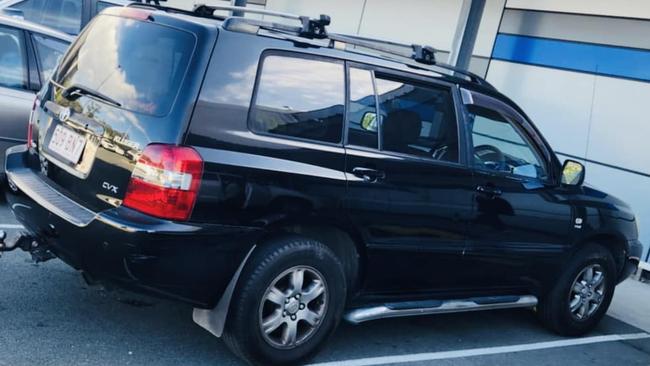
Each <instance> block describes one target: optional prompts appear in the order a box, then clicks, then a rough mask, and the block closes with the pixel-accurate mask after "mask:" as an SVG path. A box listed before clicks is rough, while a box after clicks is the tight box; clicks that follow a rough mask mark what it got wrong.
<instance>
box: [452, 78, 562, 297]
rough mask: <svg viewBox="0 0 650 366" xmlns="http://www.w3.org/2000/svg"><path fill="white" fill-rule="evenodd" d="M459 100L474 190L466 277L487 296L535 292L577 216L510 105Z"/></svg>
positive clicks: (552, 165) (533, 135)
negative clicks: (508, 290)
mask: <svg viewBox="0 0 650 366" xmlns="http://www.w3.org/2000/svg"><path fill="white" fill-rule="evenodd" d="M462 95H463V100H464V105H465V109H466V114H465V116H466V124H467V129H468V131H469V133H468V134H469V142H470V146H469V151H471V157H470V159H471V160H472V165H473V167H474V182H475V189H476V191H475V197H474V200H475V208H476V209H475V211H474V214H473V220H472V223H471V225H470V230H469V246H468V249H467V252H466V255H465V257H466V258H465V259H466V262H467V268H468V273H467V276H469V278H470V279H471V281H472V282H473V284H474V285H475V286H476V287H477V288H478V287H480V288H483V289H487V288H502V289H505V288H524V287H526V288H528V287H531V286H533V287H535V286H537V285H538V284H539V282H540V281H542V280H543V279H544V278H545V276H548V275H549V274H552V273H553V272H554V271H553V266H555V265H556V263H558V262H560V261H559V260H558V259H559V257H560V256H562V255H563V254H564V253H565V251H566V250H567V249H568V246H569V235H570V228H571V227H570V224H571V222H570V220H571V217H572V215H571V212H572V210H571V205H570V204H569V203H568V201H567V200H565V199H564V198H563V196H562V195H561V194H560V193H558V191H557V187H558V185H557V184H555V182H556V180H557V172H558V171H559V167H558V163H557V160H556V159H555V158H554V157H553V156H554V155H553V154H552V153H551V151H550V149H549V148H548V147H547V145H546V143H545V142H544V141H543V139H542V138H541V136H540V135H539V134H538V132H537V131H536V130H535V128H534V127H533V126H532V124H531V123H530V122H529V121H528V120H527V119H526V118H525V117H524V116H523V115H521V114H520V113H519V112H517V111H516V110H515V109H514V108H512V107H511V106H510V105H508V104H506V103H504V102H502V101H500V100H498V99H496V98H493V97H490V96H486V95H482V94H478V93H473V92H469V91H466V90H463V91H462Z"/></svg>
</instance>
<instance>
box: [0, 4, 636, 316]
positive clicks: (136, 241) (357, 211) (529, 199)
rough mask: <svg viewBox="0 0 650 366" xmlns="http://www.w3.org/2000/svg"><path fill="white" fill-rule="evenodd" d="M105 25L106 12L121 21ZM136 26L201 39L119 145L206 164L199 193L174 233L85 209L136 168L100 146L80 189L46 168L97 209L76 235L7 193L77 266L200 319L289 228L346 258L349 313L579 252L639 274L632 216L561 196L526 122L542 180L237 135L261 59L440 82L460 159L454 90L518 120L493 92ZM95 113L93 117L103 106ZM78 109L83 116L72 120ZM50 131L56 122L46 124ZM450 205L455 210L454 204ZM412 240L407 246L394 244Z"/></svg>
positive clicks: (18, 157)
mask: <svg viewBox="0 0 650 366" xmlns="http://www.w3.org/2000/svg"><path fill="white" fill-rule="evenodd" d="M108 13H110V14H114V15H115V14H117V15H119V14H120V10H113V9H111V10H108ZM149 21H153V22H156V23H159V24H165V25H166V26H173V27H178V28H182V29H186V30H190V31H191V32H193V33H195V34H196V35H197V37H198V42H197V44H198V45H199V46H198V47H197V55H195V58H194V59H193V60H194V61H193V62H195V63H196V64H195V65H194V66H193V67H192V68H191V69H192V70H193V72H191V73H190V76H189V77H187V78H186V80H185V82H184V85H183V87H182V90H183V92H182V93H181V94H180V95H181V97H179V99H178V100H177V101H176V102H175V104H174V106H173V108H172V112H171V113H170V114H169V115H168V116H166V117H164V118H166V119H169V120H173V121H177V124H172V125H167V127H164V128H158V127H157V126H164V125H160V124H156V123H153V122H151V121H149V120H148V119H150V118H151V117H147V116H143V115H141V114H137V113H132V112H126V111H121V110H119V111H118V114H119V113H122V114H123V115H125V116H126V117H128V118H129V119H132V120H135V121H137V122H138V123H141V124H143V125H145V126H147V129H146V133H144V134H141V135H138V134H136V135H133V136H130V138H131V139H133V140H134V141H135V142H137V143H138V144H139V146H141V147H143V146H144V145H146V144H147V143H150V142H167V143H176V144H184V145H188V146H192V147H194V148H195V149H196V150H197V151H198V152H199V154H200V155H201V156H202V157H203V159H204V175H203V180H202V185H201V190H200V195H199V197H198V200H197V202H196V205H195V208H194V211H193V214H192V217H191V219H190V220H189V222H187V223H177V222H169V221H165V220H160V219H154V218H151V217H147V216H146V215H143V214H140V213H137V212H135V211H133V210H131V209H128V208H125V207H122V206H119V204H118V205H117V207H114V205H112V204H104V205H102V204H100V203H98V202H97V201H96V200H95V198H94V197H91V196H93V195H94V194H95V193H96V192H93V193H92V194H90V193H89V191H91V190H93V189H96V188H90V187H97V186H98V185H99V184H101V182H102V180H103V178H102V177H106V176H109V177H112V176H115V177H120V176H121V178H119V179H118V182H117V183H116V185H118V186H120V188H121V189H123V188H125V187H124V184H125V182H126V180H127V179H126V175H127V173H128V171H130V170H132V168H133V164H135V158H134V157H133V156H132V155H129V156H127V155H126V154H119V153H118V152H117V151H108V150H107V149H104V148H100V150H101V154H99V155H98V156H97V158H96V159H97V160H96V164H100V165H97V166H94V167H93V170H92V171H91V173H90V177H93V178H90V179H88V180H86V182H83V181H82V180H80V179H79V178H75V177H72V176H71V175H66V174H64V171H63V170H61V171H56V169H54V172H53V173H52V172H48V174H50V178H43V179H45V180H51V181H52V182H51V184H52V185H57V186H59V187H65V188H61V191H62V192H63V193H64V194H66V195H67V196H68V197H69V198H71V199H73V200H76V201H78V202H83V203H84V204H87V205H88V206H89V208H91V209H92V210H93V211H95V212H97V218H96V219H95V220H94V221H92V222H91V223H90V224H89V225H88V226H86V227H77V226H74V225H72V224H70V223H68V222H66V221H65V220H62V219H60V218H58V217H56V216H55V215H53V214H51V213H49V212H48V210H47V209H46V208H45V207H42V206H40V205H38V204H36V203H35V202H34V201H33V200H31V199H30V198H29V197H26V196H25V195H24V194H22V193H20V192H12V191H8V193H7V198H8V200H9V203H10V204H11V205H12V207H13V210H14V213H15V214H16V217H17V218H18V220H19V221H20V222H21V223H23V224H24V225H25V226H26V227H27V228H28V229H29V231H30V232H31V233H32V234H34V235H36V236H37V237H38V238H39V239H40V240H42V241H43V242H44V243H47V244H49V245H50V246H51V248H52V250H53V251H54V252H55V253H56V254H57V255H58V256H59V257H60V258H61V259H63V260H64V261H66V262H67V263H69V264H71V265H72V266H74V267H75V268H78V269H81V270H83V271H86V272H88V273H89V274H91V275H92V276H94V277H98V278H100V279H105V280H112V281H116V282H119V283H121V284H122V285H124V286H127V287H130V288H136V289H138V290H140V291H147V292H153V293H156V294H159V295H163V296H168V297H173V298H175V299H179V300H182V301H186V302H189V303H191V304H193V305H194V306H197V307H205V308H210V307H213V306H214V305H215V304H216V301H217V300H218V299H219V297H220V295H221V293H222V292H223V290H224V289H225V287H226V286H227V284H228V282H229V281H230V280H231V278H232V277H233V274H234V273H235V271H236V269H237V267H238V266H239V265H240V263H241V262H242V261H243V259H244V258H245V256H246V254H247V253H248V252H249V251H250V249H251V248H252V247H253V245H255V244H259V243H262V242H263V241H264V239H265V238H267V237H269V236H271V235H275V234H276V233H278V232H281V231H283V230H294V229H295V228H296V227H301V228H310V229H312V230H317V229H319V228H321V229H322V228H325V229H326V230H334V229H335V230H337V231H339V232H343V233H346V234H347V235H348V236H349V238H350V239H351V242H352V243H354V244H353V245H356V251H357V253H358V254H359V261H360V263H359V266H358V267H356V268H357V269H358V272H359V273H358V277H359V278H358V281H357V282H358V283H359V284H360V285H359V287H358V288H357V289H356V290H357V291H356V292H355V293H354V296H353V298H352V300H350V303H351V304H362V303H367V302H369V301H378V300H382V299H386V300H387V299H393V300H416V299H431V298H452V297H459V296H477V295H480V294H486V295H505V294H526V293H532V294H543V293H544V292H545V291H546V290H547V289H548V287H549V286H550V285H552V284H553V281H554V280H555V278H556V277H557V276H558V275H559V273H560V271H561V269H562V266H563V264H564V263H565V261H566V260H567V259H568V258H570V256H571V254H572V253H573V252H575V251H576V250H577V249H578V248H579V247H580V246H581V245H583V244H584V243H586V242H588V241H592V240H598V241H600V242H602V243H604V244H606V245H611V246H612V249H614V250H617V252H616V253H620V254H619V255H617V262H618V263H617V264H618V267H619V271H620V278H621V279H622V278H624V277H625V276H627V275H628V274H629V273H630V271H631V270H632V269H633V268H634V267H635V265H636V264H635V262H637V261H638V257H639V256H640V252H641V246H640V244H639V243H638V238H637V229H636V223H635V219H634V215H633V214H632V213H631V211H630V209H629V207H628V206H627V205H625V204H624V203H622V202H620V201H619V200H617V199H615V198H613V197H611V196H609V195H607V194H606V193H603V192H600V191H597V190H595V189H593V188H590V187H587V186H580V187H569V186H562V185H560V184H559V183H558V182H559V177H560V170H561V165H560V163H559V161H558V160H557V158H556V157H555V155H554V154H553V153H552V152H551V151H552V150H551V149H550V147H549V145H548V143H547V142H546V141H545V140H544V139H543V137H541V135H540V134H539V133H538V132H537V130H536V129H535V127H534V126H533V125H532V124H530V126H529V129H530V131H529V132H530V133H531V134H533V135H534V139H535V141H536V142H537V144H538V145H539V147H540V149H541V150H543V151H544V152H545V155H546V160H547V163H548V168H549V172H550V177H549V180H548V181H547V182H529V181H526V182H524V181H520V180H513V179H510V178H503V177H494V176H489V175H486V174H483V173H482V172H479V171H476V170H474V169H473V168H472V167H470V166H469V165H468V161H470V157H469V156H464V157H463V158H462V159H461V163H460V164H446V163H439V162H434V161H428V160H423V159H417V158H413V157H409V156H403V155H400V154H392V153H388V152H385V151H374V150H368V149H362V148H355V147H351V146H345V145H344V143H343V142H342V143H339V144H328V143H317V142H312V141H306V140H300V139H293V138H286V137H280V136H273V135H267V134H260V133H254V132H251V131H250V130H249V128H248V127H247V123H248V114H249V106H250V103H251V100H252V98H253V91H254V88H255V85H256V83H255V81H256V78H257V76H258V65H259V63H260V59H261V58H262V57H263V55H264V54H265V53H266V52H270V51H272V52H291V53H296V54H301V55H312V56H314V57H326V58H333V59H336V60H342V61H347V62H354V63H355V64H363V65H368V66H369V67H371V68H382V69H384V70H386V71H388V72H390V73H394V74H395V75H398V76H403V77H407V78H409V79H414V80H418V81H420V82H425V83H436V84H439V85H447V86H448V87H449V88H451V90H452V91H453V93H454V98H455V99H456V101H457V115H458V119H459V122H460V125H461V126H462V128H461V130H463V133H461V134H460V137H461V146H464V147H467V146H468V138H467V136H465V135H466V133H465V132H464V129H465V120H466V118H465V115H464V112H463V106H462V105H461V103H460V102H459V101H460V99H461V98H460V88H464V89H467V90H472V91H476V92H479V93H483V94H485V95H489V96H491V97H494V98H497V99H498V100H500V101H502V102H504V103H506V104H507V105H509V106H510V107H511V108H513V109H515V110H516V111H518V112H519V113H520V114H521V115H523V116H524V117H525V114H524V113H523V111H521V109H520V108H518V107H517V106H516V105H515V104H514V103H513V102H512V101H510V100H509V99H508V98H506V97H505V96H503V95H501V94H500V93H498V92H497V91H496V90H493V89H491V88H488V87H485V86H480V85H475V84H473V83H470V82H468V81H465V80H462V79H457V78H453V77H449V76H444V75H436V74H433V73H430V72H426V71H422V70H418V69H414V68H411V67H408V66H405V65H402V64H400V63H397V62H392V61H388V60H384V59H380V58H376V57H372V56H369V55H363V54H357V53H351V52H344V51H340V50H336V49H330V48H317V47H305V45H303V44H294V43H293V42H291V41H286V40H282V39H275V38H272V37H261V36H256V35H251V34H246V33H240V32H233V31H228V30H224V29H218V30H217V28H218V23H210V22H206V21H197V20H194V19H192V18H190V17H187V16H183V15H170V14H165V13H159V12H156V13H155V14H154V16H153V20H151V19H150V20H149ZM91 26H92V25H91ZM217 40H218V41H217ZM242 45H245V46H242ZM73 47H74V46H73ZM204 70H205V71H204ZM204 75H205V78H204ZM313 87H314V88H317V87H318V86H317V85H314V86H313ZM50 99H51V96H50ZM54 100H55V101H56V102H57V103H61V104H64V105H65V103H66V101H65V100H61V99H60V98H56V97H55V98H54ZM93 104H96V105H95V106H94V107H93V108H95V109H100V110H101V109H106V110H108V109H111V108H115V107H112V106H109V105H107V104H102V103H99V102H93ZM43 105H44V104H42V105H41V108H42V107H43ZM72 107H73V108H76V107H75V106H72ZM75 112H76V113H77V114H79V115H80V116H85V117H91V115H90V111H88V110H86V109H84V108H77V109H75ZM41 113H47V112H44V111H41ZM127 115H128V116H127ZM46 119H47V118H46ZM48 121H49V123H56V121H55V118H54V117H53V116H50V117H49V119H48ZM40 123H42V122H40ZM39 127H40V126H39ZM40 143H41V144H42V143H43V141H40ZM464 150H467V151H469V150H468V149H464ZM120 166H121V167H120ZM359 166H370V167H374V168H378V167H379V168H381V169H383V170H384V171H385V173H386V179H385V180H384V181H381V182H377V183H373V182H364V181H363V180H359V179H355V177H354V174H353V172H352V170H353V169H354V168H355V167H359ZM21 167H29V168H31V169H33V170H35V171H38V170H39V169H41V164H40V162H39V160H38V157H37V156H36V155H35V154H33V153H30V152H26V151H24V150H23V151H20V150H16V151H14V152H13V153H12V154H11V155H10V156H9V157H8V159H7V169H9V170H11V169H19V168H21ZM94 175H97V178H95V177H94ZM488 183H492V184H494V185H495V186H497V187H498V188H500V189H501V190H502V191H503V194H502V196H501V197H498V198H492V197H485V196H483V194H482V193H480V192H476V191H475V188H476V187H477V186H478V185H482V184H488ZM423 197H426V199H424V200H423ZM113 198H115V199H116V200H117V201H114V202H119V200H120V199H121V197H119V196H117V197H113ZM455 199H457V200H459V202H451V201H452V200H455ZM91 202H94V203H91ZM452 203H453V204H452ZM452 206H453V208H452ZM540 216H541V217H542V219H540ZM578 217H580V218H582V219H583V220H584V221H583V224H582V226H581V228H580V229H578V228H576V227H575V226H574V220H575V218H578ZM541 220H545V221H544V222H543V223H542V221H541ZM377 227H380V228H379V230H378V229H377ZM413 232H415V233H416V235H406V234H404V233H413Z"/></svg>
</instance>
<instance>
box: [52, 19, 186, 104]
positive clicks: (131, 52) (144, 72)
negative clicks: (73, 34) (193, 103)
mask: <svg viewBox="0 0 650 366" xmlns="http://www.w3.org/2000/svg"><path fill="white" fill-rule="evenodd" d="M195 43H196V41H195V37H194V36H193V35H192V34H191V33H188V32H185V31H181V30H177V29H173V28H169V27H165V26H161V25H156V24H154V23H150V22H143V21H138V20H133V19H126V18H119V17H115V16H110V15H100V16H99V17H98V18H97V19H96V20H95V21H94V22H93V23H92V25H91V26H90V27H89V28H88V29H87V30H86V31H84V33H83V34H82V35H81V36H80V38H79V40H78V41H77V42H76V43H75V45H74V46H73V47H72V48H71V49H70V51H69V53H68V54H67V55H66V56H65V58H64V59H63V62H62V63H61V68H60V69H59V71H58V73H57V75H56V79H57V81H58V83H59V84H62V85H63V86H64V87H69V86H72V85H78V86H83V87H85V88H88V89H92V90H93V91H97V92H99V93H101V94H103V95H105V96H107V97H109V98H111V99H113V100H114V101H116V102H118V103H119V104H120V105H121V107H122V108H124V109H127V110H130V111H133V112H138V113H145V114H150V115H155V116H164V115H166V114H168V113H169V111H170V110H171V107H172V104H173V103H174V101H175V99H176V96H177V95H178V90H179V87H180V84H181V82H182V81H183V78H184V76H185V73H186V72H187V68H188V64H189V61H190V57H191V55H192V53H193V52H194V47H195Z"/></svg>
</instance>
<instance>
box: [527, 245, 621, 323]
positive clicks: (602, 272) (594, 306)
mask: <svg viewBox="0 0 650 366" xmlns="http://www.w3.org/2000/svg"><path fill="white" fill-rule="evenodd" d="M615 286H616V264H615V263H614V258H613V257H612V254H611V252H610V251H609V250H607V249H606V248H604V247H603V246H601V245H598V244H589V245H587V246H585V247H584V248H582V249H581V250H579V251H578V252H577V253H576V254H575V255H574V257H573V258H572V259H571V261H570V262H569V264H568V265H567V266H566V269H565V271H564V273H563V274H562V276H560V278H559V280H558V282H557V283H556V284H555V286H554V287H553V289H552V290H551V291H550V292H549V294H548V295H547V296H546V297H544V298H543V299H542V300H541V301H540V304H539V305H538V308H537V311H538V314H539V317H540V320H541V321H542V323H543V324H544V325H545V326H547V327H548V328H550V329H551V330H553V331H555V332H556V333H558V334H560V335H565V336H578V335H582V334H585V333H587V332H589V331H591V330H592V329H594V328H595V327H596V325H597V324H598V322H599V321H600V320H601V319H602V318H603V317H604V316H605V313H606V312H607V309H608V308H609V304H610V303H611V301H612V297H613V296H614V288H615Z"/></svg>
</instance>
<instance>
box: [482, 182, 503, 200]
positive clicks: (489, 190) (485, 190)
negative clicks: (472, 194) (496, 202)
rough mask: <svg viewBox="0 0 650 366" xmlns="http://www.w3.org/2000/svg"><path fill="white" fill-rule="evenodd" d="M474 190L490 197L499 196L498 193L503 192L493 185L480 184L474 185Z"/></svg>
mask: <svg viewBox="0 0 650 366" xmlns="http://www.w3.org/2000/svg"><path fill="white" fill-rule="evenodd" d="M476 192H478V193H480V194H482V195H484V196H488V197H490V198H495V197H499V196H500V195H502V194H503V192H502V191H501V190H500V189H498V188H496V187H494V186H481V185H479V186H477V187H476Z"/></svg>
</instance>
